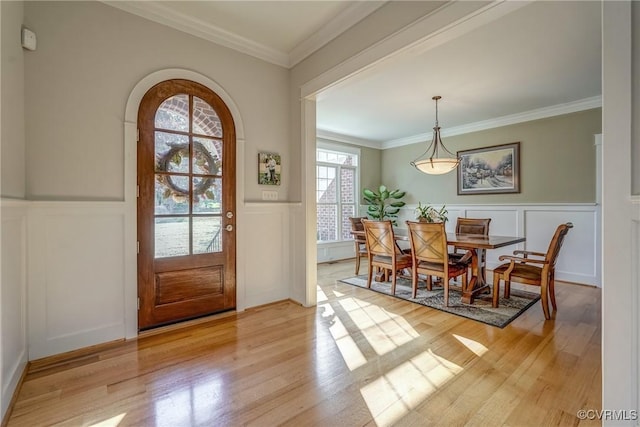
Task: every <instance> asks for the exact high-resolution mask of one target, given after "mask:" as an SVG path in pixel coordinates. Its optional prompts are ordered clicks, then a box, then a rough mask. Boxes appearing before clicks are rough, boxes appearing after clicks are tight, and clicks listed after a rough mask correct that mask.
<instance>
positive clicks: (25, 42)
mask: <svg viewBox="0 0 640 427" xmlns="http://www.w3.org/2000/svg"><path fill="white" fill-rule="evenodd" d="M22 47H23V48H25V49H27V50H36V33H34V32H33V31H31V30H30V29H28V28H23V29H22Z"/></svg>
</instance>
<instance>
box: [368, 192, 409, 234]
mask: <svg viewBox="0 0 640 427" xmlns="http://www.w3.org/2000/svg"><path fill="white" fill-rule="evenodd" d="M362 194H363V196H364V199H365V200H366V201H367V202H368V203H369V206H368V207H367V215H368V216H369V218H372V219H377V220H384V219H387V218H388V219H391V222H392V223H393V225H398V224H397V223H396V220H395V218H397V217H398V212H400V208H401V207H403V206H404V205H405V204H406V203H405V202H403V201H402V200H400V199H402V198H403V197H404V196H405V194H406V192H404V191H400V190H393V191H389V190H388V189H387V187H385V186H384V185H381V186H380V188H379V189H378V192H375V191H372V190H369V189H367V188H365V189H364V190H362Z"/></svg>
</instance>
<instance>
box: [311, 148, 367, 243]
mask: <svg viewBox="0 0 640 427" xmlns="http://www.w3.org/2000/svg"><path fill="white" fill-rule="evenodd" d="M359 157H360V150H358V149H349V148H348V147H336V146H333V145H328V144H321V143H318V147H317V149H316V203H317V210H318V232H317V237H318V242H335V241H341V240H352V239H353V236H352V235H351V223H350V221H349V217H352V216H357V213H358V164H359Z"/></svg>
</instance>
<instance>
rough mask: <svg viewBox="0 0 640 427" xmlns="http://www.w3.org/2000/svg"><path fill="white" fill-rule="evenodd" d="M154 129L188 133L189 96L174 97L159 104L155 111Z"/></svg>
mask: <svg viewBox="0 0 640 427" xmlns="http://www.w3.org/2000/svg"><path fill="white" fill-rule="evenodd" d="M155 127H156V128H158V129H170V130H177V131H181V132H189V95H186V94H181V95H175V96H172V97H171V98H168V99H167V100H165V101H164V102H163V103H162V104H160V107H159V108H158V110H157V111H156V118H155Z"/></svg>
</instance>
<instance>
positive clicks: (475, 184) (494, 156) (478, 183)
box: [457, 142, 520, 195]
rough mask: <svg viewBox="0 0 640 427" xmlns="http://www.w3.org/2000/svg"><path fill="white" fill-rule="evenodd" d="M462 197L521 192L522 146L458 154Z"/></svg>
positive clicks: (511, 144) (465, 151)
mask: <svg viewBox="0 0 640 427" xmlns="http://www.w3.org/2000/svg"><path fill="white" fill-rule="evenodd" d="M457 155H458V158H459V159H460V164H459V165H458V195H470V194H504V193H519V192H520V142H512V143H509V144H501V145H492V146H489V147H482V148H474V149H472V150H463V151H458V153H457Z"/></svg>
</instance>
